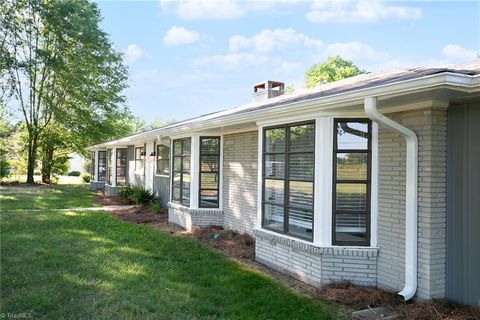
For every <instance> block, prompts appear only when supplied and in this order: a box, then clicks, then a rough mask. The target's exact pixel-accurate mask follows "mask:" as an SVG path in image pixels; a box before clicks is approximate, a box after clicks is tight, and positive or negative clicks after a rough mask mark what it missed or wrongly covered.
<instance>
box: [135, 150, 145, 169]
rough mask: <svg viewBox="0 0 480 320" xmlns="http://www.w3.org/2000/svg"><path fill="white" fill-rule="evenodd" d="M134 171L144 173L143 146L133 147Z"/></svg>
mask: <svg viewBox="0 0 480 320" xmlns="http://www.w3.org/2000/svg"><path fill="white" fill-rule="evenodd" d="M135 173H137V174H144V173H145V148H144V147H138V148H135Z"/></svg>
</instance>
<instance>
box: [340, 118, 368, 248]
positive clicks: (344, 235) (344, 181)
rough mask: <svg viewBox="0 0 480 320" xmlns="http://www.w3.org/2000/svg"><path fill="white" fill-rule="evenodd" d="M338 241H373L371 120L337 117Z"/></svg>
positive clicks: (343, 243) (357, 243) (365, 243)
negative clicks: (371, 217) (371, 213)
mask: <svg viewBox="0 0 480 320" xmlns="http://www.w3.org/2000/svg"><path fill="white" fill-rule="evenodd" d="M334 128H335V132H334V150H333V151H334V152H333V156H334V159H333V161H334V166H333V219H332V224H333V226H332V227H333V239H332V242H333V244H334V245H366V246H368V245H370V175H371V172H370V167H371V165H370V164H371V150H372V148H371V122H370V121H368V120H352V119H335V125H334Z"/></svg>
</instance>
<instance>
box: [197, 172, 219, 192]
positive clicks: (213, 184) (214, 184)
mask: <svg viewBox="0 0 480 320" xmlns="http://www.w3.org/2000/svg"><path fill="white" fill-rule="evenodd" d="M200 183H201V185H200V188H201V189H217V188H218V173H202V174H201V177H200Z"/></svg>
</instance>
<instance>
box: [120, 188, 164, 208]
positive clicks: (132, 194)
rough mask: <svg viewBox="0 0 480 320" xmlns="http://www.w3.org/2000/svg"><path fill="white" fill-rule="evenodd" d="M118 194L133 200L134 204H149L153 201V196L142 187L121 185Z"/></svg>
mask: <svg viewBox="0 0 480 320" xmlns="http://www.w3.org/2000/svg"><path fill="white" fill-rule="evenodd" d="M118 195H119V196H121V197H124V198H128V199H129V200H131V201H133V202H135V204H150V203H154V202H155V196H154V195H153V193H152V192H151V191H150V190H147V189H145V188H143V187H123V188H121V189H120V190H119V191H118Z"/></svg>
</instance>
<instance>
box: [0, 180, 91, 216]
mask: <svg viewBox="0 0 480 320" xmlns="http://www.w3.org/2000/svg"><path fill="white" fill-rule="evenodd" d="M94 196H95V195H94V193H92V192H90V191H89V190H88V188H87V186H86V185H81V184H78V185H56V186H48V185H25V184H20V185H17V186H11V187H10V186H9V187H5V186H0V209H1V210H17V209H68V208H74V207H95V206H98V205H97V204H95V203H93V201H92V199H93V197H94Z"/></svg>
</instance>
